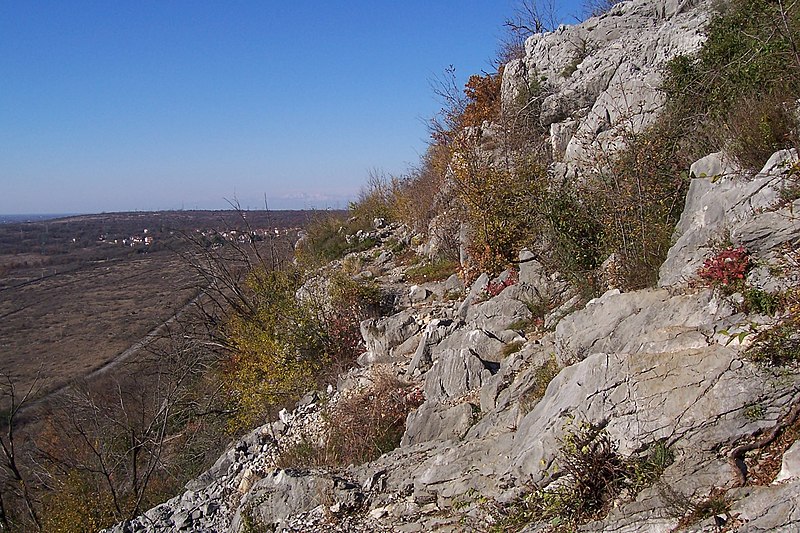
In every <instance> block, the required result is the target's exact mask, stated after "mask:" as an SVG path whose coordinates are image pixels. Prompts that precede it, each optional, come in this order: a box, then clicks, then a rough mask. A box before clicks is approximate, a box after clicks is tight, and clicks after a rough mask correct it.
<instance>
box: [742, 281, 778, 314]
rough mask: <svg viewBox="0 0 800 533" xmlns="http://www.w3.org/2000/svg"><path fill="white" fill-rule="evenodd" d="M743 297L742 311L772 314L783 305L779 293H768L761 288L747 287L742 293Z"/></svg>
mask: <svg viewBox="0 0 800 533" xmlns="http://www.w3.org/2000/svg"><path fill="white" fill-rule="evenodd" d="M742 296H743V297H744V305H743V307H744V309H743V310H744V312H746V313H759V314H762V315H767V316H773V315H774V314H775V313H777V312H778V310H780V309H781V308H782V307H783V301H782V298H781V295H780V294H770V293H768V292H766V291H763V290H761V289H756V288H753V287H747V288H745V289H744V292H743V294H742Z"/></svg>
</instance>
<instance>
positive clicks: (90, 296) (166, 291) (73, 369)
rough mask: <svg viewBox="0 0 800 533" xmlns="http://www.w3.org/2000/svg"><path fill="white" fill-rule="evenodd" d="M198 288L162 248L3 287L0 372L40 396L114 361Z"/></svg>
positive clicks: (0, 296)
mask: <svg viewBox="0 0 800 533" xmlns="http://www.w3.org/2000/svg"><path fill="white" fill-rule="evenodd" d="M197 293H198V288H197V280H196V278H195V276H194V273H193V272H192V271H191V270H190V269H189V268H187V265H186V264H185V263H184V262H183V261H182V260H181V259H180V258H179V257H178V256H177V255H176V254H174V253H172V252H170V251H166V250H165V251H161V252H155V253H148V254H138V255H136V256H131V257H128V258H120V259H117V260H110V261H98V262H93V263H90V264H87V265H84V266H82V267H80V268H76V269H75V270H72V271H67V272H64V273H59V274H56V275H51V276H45V277H44V278H41V279H33V280H31V281H28V282H25V283H22V284H17V285H16V286H13V287H7V288H4V289H2V290H0V370H2V371H3V372H6V373H10V374H13V375H14V376H15V378H16V379H17V381H18V383H19V386H20V387H21V388H23V387H26V386H27V385H28V384H30V383H32V381H33V380H34V378H35V377H36V376H37V374H38V375H39V388H40V390H39V395H42V394H45V393H47V392H49V391H52V390H55V389H58V388H60V387H62V386H64V385H66V384H68V383H70V382H72V381H74V380H75V379H77V378H81V377H84V376H86V375H87V374H89V373H90V372H92V371H93V370H95V369H98V368H100V367H102V366H103V365H104V364H106V363H108V362H110V361H111V360H113V359H114V358H115V357H117V356H118V355H119V354H121V353H122V352H124V351H125V350H126V349H128V348H130V347H131V346H132V345H134V344H136V343H137V342H138V341H140V340H141V339H142V338H143V337H145V336H146V335H147V334H148V332H150V331H151V330H153V329H154V328H156V327H158V326H159V325H161V324H163V323H164V322H165V321H166V320H168V319H169V318H170V317H171V316H172V315H174V314H175V312H176V311H178V310H179V309H181V308H182V307H184V306H185V305H186V304H187V303H188V302H189V301H190V300H192V299H193V298H194V297H195V295H196V294H197Z"/></svg>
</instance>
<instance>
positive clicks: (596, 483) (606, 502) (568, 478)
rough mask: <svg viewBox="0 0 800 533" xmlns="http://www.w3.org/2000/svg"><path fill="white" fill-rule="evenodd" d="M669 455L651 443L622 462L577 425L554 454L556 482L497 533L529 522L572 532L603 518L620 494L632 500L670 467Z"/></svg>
mask: <svg viewBox="0 0 800 533" xmlns="http://www.w3.org/2000/svg"><path fill="white" fill-rule="evenodd" d="M672 461H673V456H672V452H671V451H670V450H669V448H667V447H666V446H665V445H664V444H663V443H654V444H653V445H652V446H651V447H650V452H649V453H648V455H647V456H645V457H644V458H641V459H639V458H631V459H625V458H623V457H621V456H620V455H619V454H618V453H617V447H616V444H615V443H614V442H613V441H612V440H611V438H610V437H609V436H608V433H607V432H606V431H605V430H603V429H602V428H600V427H598V426H596V425H593V424H586V423H585V424H581V425H580V426H579V427H578V428H576V429H575V430H573V431H570V432H567V434H566V435H565V436H564V439H563V441H562V446H561V449H560V450H559V454H558V458H557V464H558V468H559V472H560V478H561V480H563V481H564V482H561V481H559V480H557V481H556V482H554V483H553V485H552V486H551V487H547V488H545V489H537V490H534V491H532V492H530V493H528V494H526V495H524V496H522V497H521V498H519V499H518V500H517V501H516V502H514V503H513V504H512V505H511V506H510V507H508V508H507V509H506V515H505V516H504V518H503V520H501V521H500V524H499V527H498V529H497V530H498V531H501V530H502V531H508V530H517V529H518V528H520V527H521V526H523V525H524V524H527V523H529V522H532V521H548V522H549V523H550V524H551V526H555V527H556V528H558V529H563V530H565V531H573V530H575V529H577V527H578V526H579V525H581V524H583V523H585V522H588V521H590V520H594V519H599V518H601V517H602V516H603V515H605V514H606V513H607V512H608V510H609V509H610V508H611V506H612V505H613V503H614V500H615V499H616V498H618V497H619V496H620V495H621V494H622V493H623V491H627V492H628V497H629V498H635V496H636V494H638V492H639V491H641V490H642V489H643V488H645V487H647V486H649V485H651V484H652V483H654V482H655V481H656V480H657V479H658V478H659V477H660V476H661V474H662V473H663V472H664V470H665V469H666V468H667V467H668V466H669V465H670V464H672Z"/></svg>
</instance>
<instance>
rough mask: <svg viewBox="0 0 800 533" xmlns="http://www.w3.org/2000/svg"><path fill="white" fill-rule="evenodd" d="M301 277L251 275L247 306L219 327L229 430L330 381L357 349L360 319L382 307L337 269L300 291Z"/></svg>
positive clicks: (376, 294) (369, 289) (371, 290)
mask: <svg viewBox="0 0 800 533" xmlns="http://www.w3.org/2000/svg"><path fill="white" fill-rule="evenodd" d="M305 281H307V279H306V277H305V275H304V273H303V272H302V271H297V270H285V271H270V272H266V271H262V272H253V273H252V274H251V276H250V278H249V280H248V289H249V291H250V293H251V295H252V296H251V301H252V306H251V310H250V311H249V312H247V313H239V314H236V315H234V316H232V317H231V319H230V321H229V323H228V325H227V328H226V331H225V336H226V339H227V341H228V343H229V356H228V359H227V362H226V365H225V367H224V369H223V372H222V374H223V377H222V379H223V384H224V390H225V391H226V395H227V399H228V402H229V405H230V406H231V409H232V410H233V412H234V413H235V415H234V416H233V417H232V419H231V422H230V425H231V429H232V430H233V431H234V432H236V431H238V430H241V429H245V428H247V427H252V425H253V424H254V423H256V422H258V421H260V420H263V419H264V418H265V416H267V415H268V414H269V413H270V412H272V411H274V410H275V409H276V408H280V407H283V406H285V405H289V404H291V402H293V401H296V400H297V399H298V398H299V397H300V396H301V395H302V394H303V393H305V392H307V391H309V390H313V389H315V388H316V387H318V386H321V385H322V384H323V383H324V382H325V381H326V380H327V379H332V378H335V376H336V375H337V374H338V372H339V371H341V370H343V369H346V368H347V367H349V366H350V365H352V364H353V362H354V361H355V358H356V357H357V356H358V355H359V354H360V353H361V351H362V342H363V341H362V339H361V334H360V330H359V324H360V322H361V320H363V319H364V318H367V317H368V316H374V315H375V314H376V313H379V312H380V306H381V293H380V291H379V290H378V289H377V287H374V286H370V285H365V284H359V283H357V282H355V281H353V280H352V279H350V278H348V277H347V276H345V275H343V274H341V275H330V276H329V277H328V278H322V279H321V281H322V284H323V285H322V286H317V285H315V284H314V283H311V284H309V285H307V286H306V287H305V289H304V290H302V291H301V287H303V286H304V282H305ZM298 292H301V293H302V294H303V296H302V297H301V298H298Z"/></svg>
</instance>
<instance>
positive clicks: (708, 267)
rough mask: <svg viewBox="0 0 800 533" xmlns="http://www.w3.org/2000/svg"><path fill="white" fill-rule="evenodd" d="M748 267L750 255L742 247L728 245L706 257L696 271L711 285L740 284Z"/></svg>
mask: <svg viewBox="0 0 800 533" xmlns="http://www.w3.org/2000/svg"><path fill="white" fill-rule="evenodd" d="M749 269H750V255H749V254H748V253H747V250H745V249H744V247H742V246H739V247H736V248H733V247H729V248H725V249H724V250H722V251H720V252H718V253H717V254H716V255H715V256H714V257H711V258H709V259H706V260H705V261H704V262H703V266H702V267H700V270H698V271H697V275H698V276H699V277H700V279H702V280H704V281H706V282H708V283H709V284H711V285H712V286H719V285H722V286H729V285H732V284H741V283H742V282H743V281H744V278H745V276H746V275H747V271H748V270H749Z"/></svg>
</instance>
